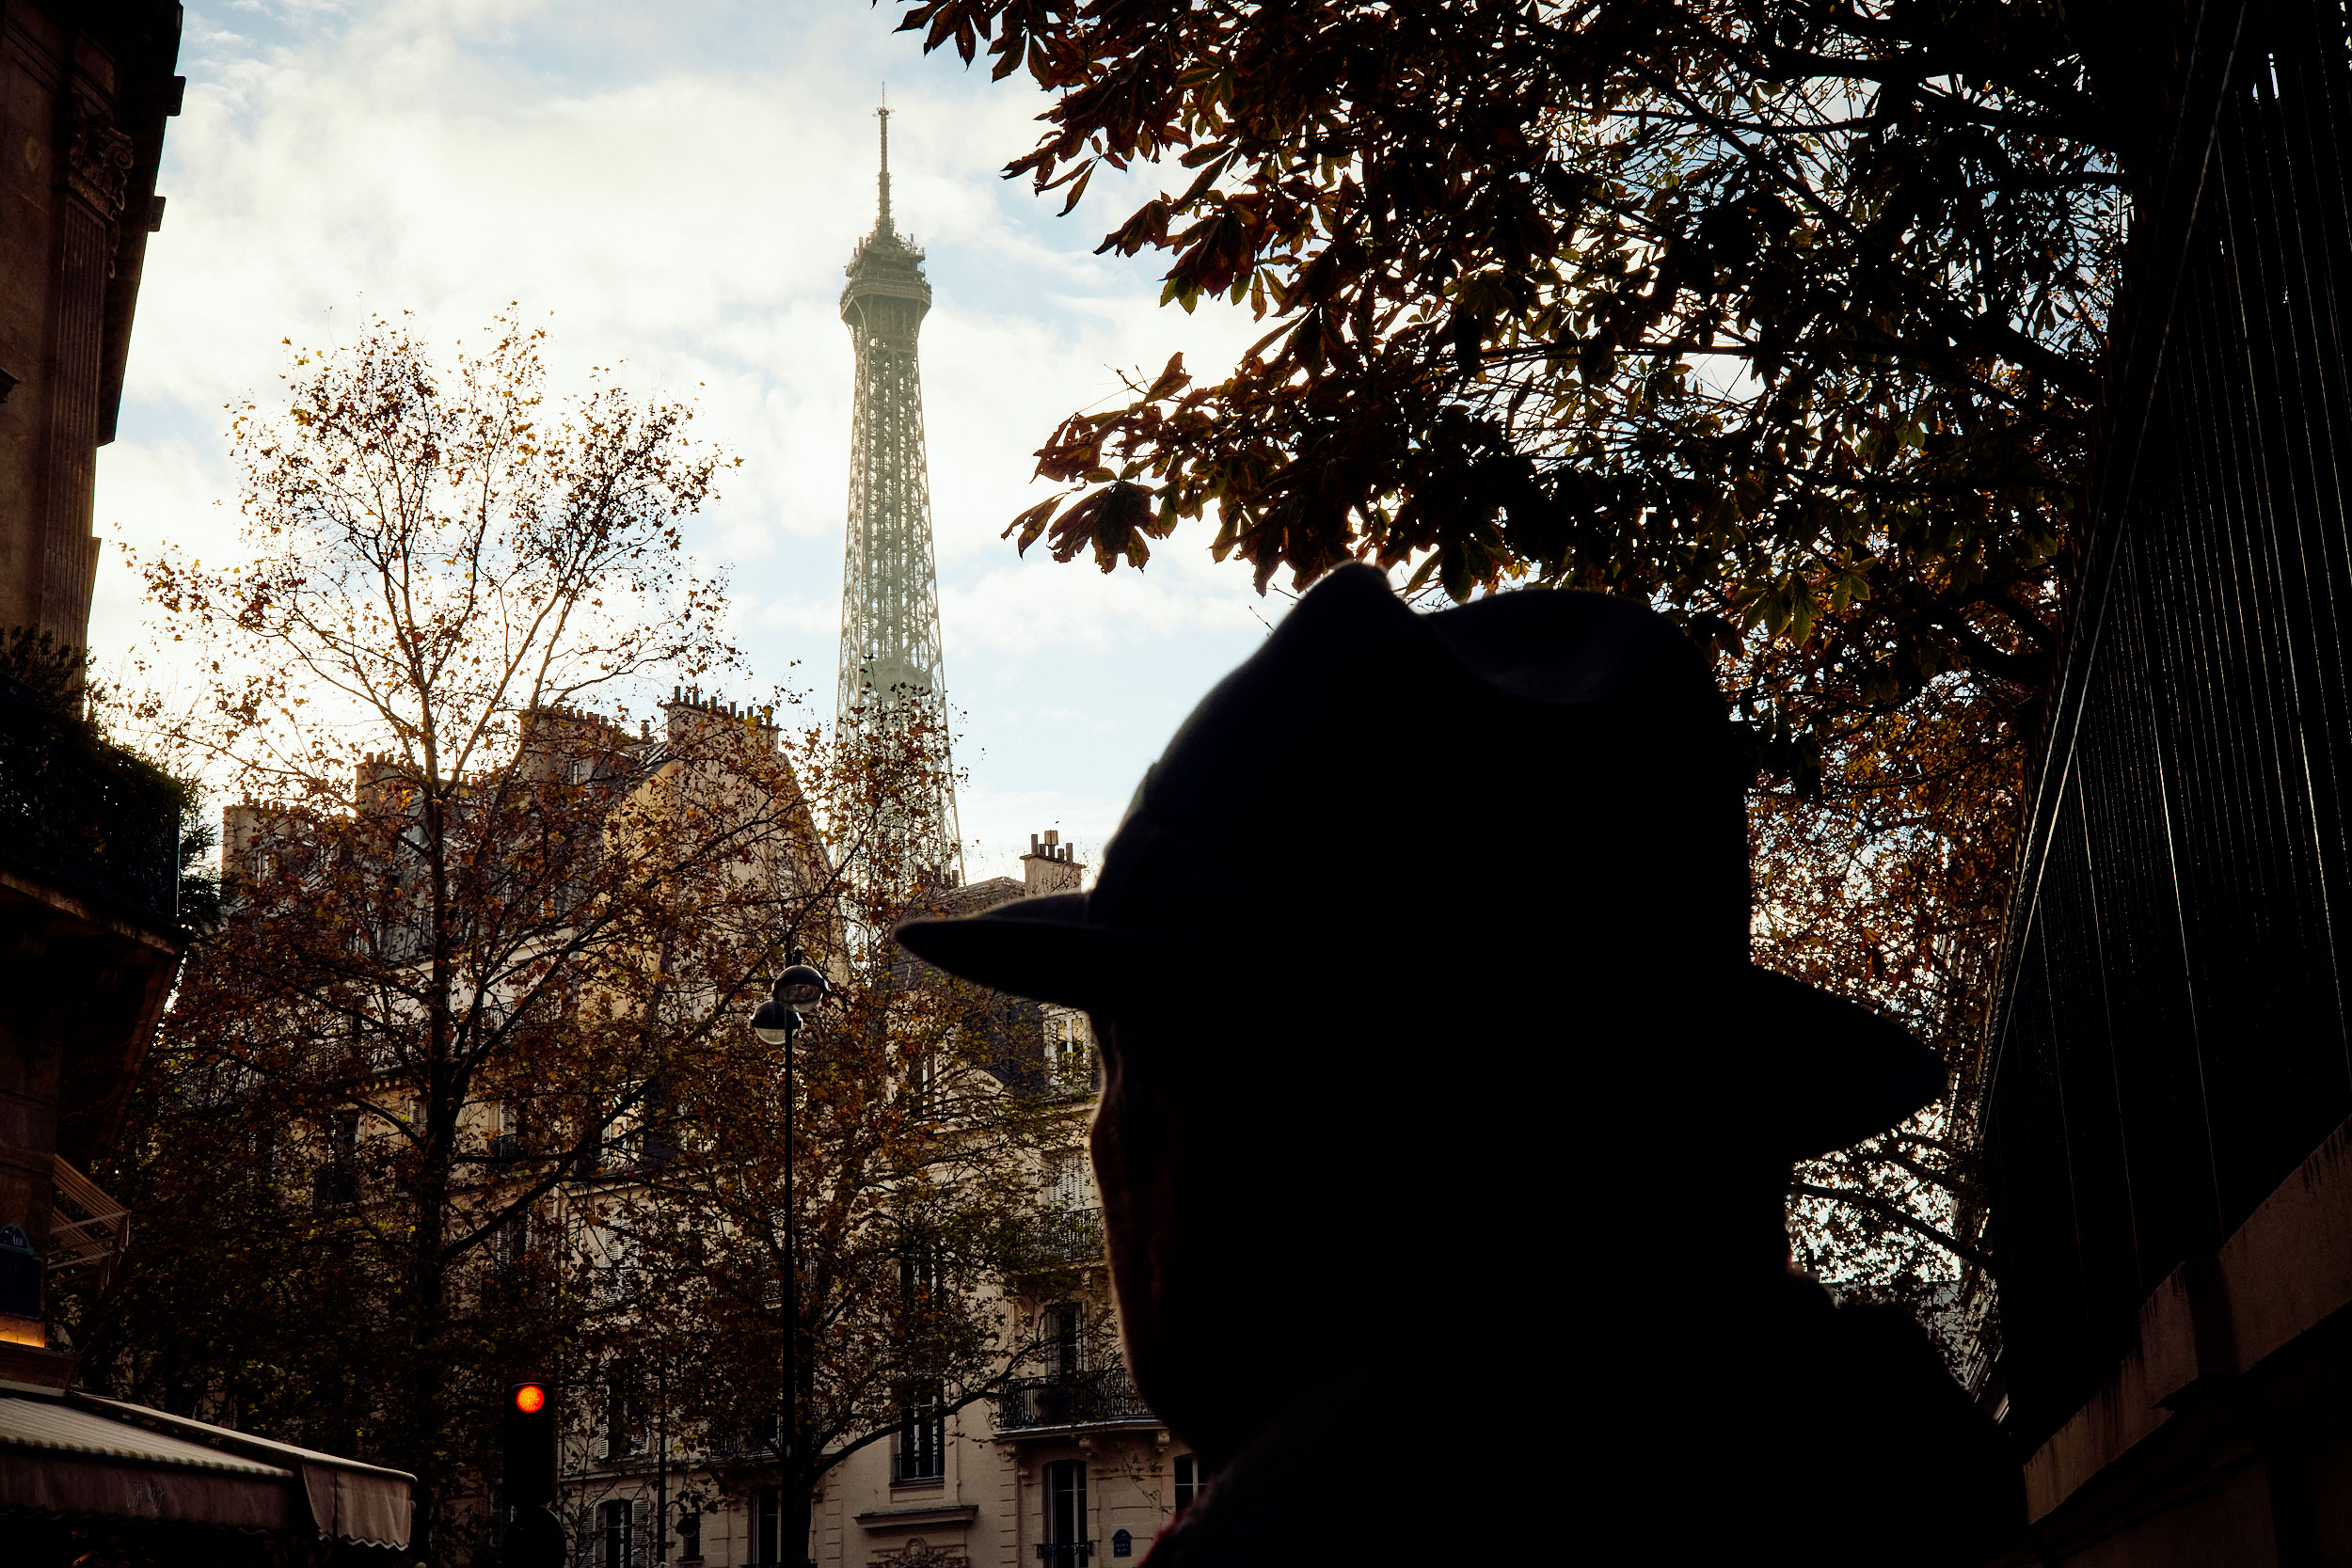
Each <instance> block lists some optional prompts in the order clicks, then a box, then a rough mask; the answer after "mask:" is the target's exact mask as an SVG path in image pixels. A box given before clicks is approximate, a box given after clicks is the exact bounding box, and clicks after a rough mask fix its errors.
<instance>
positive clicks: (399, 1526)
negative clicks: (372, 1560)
mask: <svg viewBox="0 0 2352 1568" xmlns="http://www.w3.org/2000/svg"><path fill="white" fill-rule="evenodd" d="M415 1484H416V1478H415V1477H413V1476H411V1475H408V1474H407V1473H405V1471H400V1470H387V1469H382V1468H379V1467H377V1466H375V1465H362V1464H360V1463H359V1462H358V1461H357V1460H351V1459H342V1458H338V1457H337V1456H335V1455H333V1454H326V1453H320V1452H317V1451H316V1450H314V1449H300V1448H295V1447H294V1446H293V1445H291V1444H287V1443H273V1442H271V1441H270V1440H268V1439H267V1438H263V1437H255V1436H253V1435H251V1434H250V1433H242V1432H231V1431H230V1430H229V1429H228V1428H226V1427H216V1426H211V1425H208V1424H206V1423H205V1422H202V1421H193V1420H189V1419H188V1418H185V1417H181V1416H167V1415H166V1414H165V1413H164V1412H162V1411H160V1410H150V1409H148V1408H147V1407H146V1406H144V1405H136V1404H124V1403H121V1402H118V1401H115V1400H102V1399H99V1398H96V1397H95V1396H93V1395H89V1394H81V1393H74V1392H72V1391H70V1390H65V1389H56V1388H41V1387H36V1386H31V1385H27V1384H0V1509H17V1508H22V1509H33V1510H37V1511H39V1512H40V1513H53V1514H63V1515H74V1516H82V1517H97V1518H107V1519H144V1520H151V1521H154V1522H156V1523H159V1524H160V1523H174V1524H191V1525H225V1526H229V1527H230V1528H240V1529H258V1530H269V1531H273V1532H279V1533H285V1534H302V1535H316V1536H320V1537H331V1538H338V1539H342V1540H345V1541H357V1542H364V1543H368V1544H374V1545H385V1546H405V1545H406V1544H408V1523H409V1510H410V1506H411V1498H410V1494H411V1491H412V1489H413V1488H414V1486H415Z"/></svg>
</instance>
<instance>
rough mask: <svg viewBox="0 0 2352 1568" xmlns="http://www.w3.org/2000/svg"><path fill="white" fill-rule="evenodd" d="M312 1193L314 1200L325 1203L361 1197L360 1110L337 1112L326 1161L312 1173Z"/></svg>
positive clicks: (319, 1203)
mask: <svg viewBox="0 0 2352 1568" xmlns="http://www.w3.org/2000/svg"><path fill="white" fill-rule="evenodd" d="M310 1193H311V1198H312V1201H313V1202H315V1203H317V1204H318V1205H320V1206H321V1207H327V1206H331V1205H334V1204H339V1203H354V1202H357V1201H358V1197H359V1113H358V1112H357V1111H338V1112H336V1113H335V1119H334V1121H333V1122H332V1123H331V1124H329V1126H328V1127H327V1131H326V1164H325V1165H323V1166H321V1167H320V1168H319V1169H318V1170H317V1171H316V1172H314V1173H313V1174H312V1177H311V1188H310Z"/></svg>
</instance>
